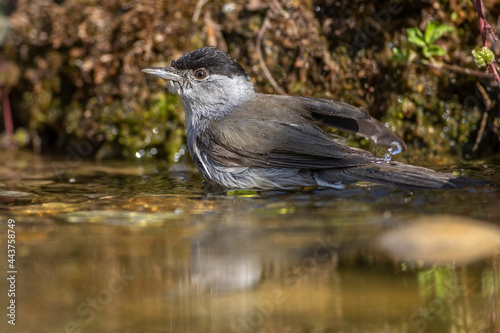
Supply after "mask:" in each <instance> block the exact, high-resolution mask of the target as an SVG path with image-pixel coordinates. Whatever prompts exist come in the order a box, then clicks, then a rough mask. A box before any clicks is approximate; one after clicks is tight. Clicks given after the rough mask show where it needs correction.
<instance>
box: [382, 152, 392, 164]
mask: <svg viewBox="0 0 500 333" xmlns="http://www.w3.org/2000/svg"><path fill="white" fill-rule="evenodd" d="M382 158H383V159H384V161H386V162H390V161H391V159H392V156H391V154H389V153H385V155H384V157H382Z"/></svg>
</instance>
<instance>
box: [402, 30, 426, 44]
mask: <svg viewBox="0 0 500 333" xmlns="http://www.w3.org/2000/svg"><path fill="white" fill-rule="evenodd" d="M406 33H407V34H408V41H409V42H410V43H412V44H414V45H416V46H418V47H425V41H424V35H423V34H422V31H420V30H419V29H417V28H408V29H407V30H406Z"/></svg>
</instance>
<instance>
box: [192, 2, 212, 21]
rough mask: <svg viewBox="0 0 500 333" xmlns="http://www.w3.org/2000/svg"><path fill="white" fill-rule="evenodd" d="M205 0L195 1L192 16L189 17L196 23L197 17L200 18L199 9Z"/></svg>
mask: <svg viewBox="0 0 500 333" xmlns="http://www.w3.org/2000/svg"><path fill="white" fill-rule="evenodd" d="M207 2H208V0H199V1H198V2H197V3H196V6H195V7H194V13H193V18H192V19H191V21H192V22H193V23H196V22H197V21H198V19H199V18H200V13H201V9H202V8H203V6H204V5H205V4H206V3H207Z"/></svg>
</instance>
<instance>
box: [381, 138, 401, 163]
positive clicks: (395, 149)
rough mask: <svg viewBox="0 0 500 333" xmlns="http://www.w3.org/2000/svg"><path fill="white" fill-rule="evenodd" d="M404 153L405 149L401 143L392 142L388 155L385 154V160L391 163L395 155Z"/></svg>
mask: <svg viewBox="0 0 500 333" xmlns="http://www.w3.org/2000/svg"><path fill="white" fill-rule="evenodd" d="M402 151H403V147H402V146H401V144H400V143H399V142H396V141H394V142H391V144H390V145H389V147H388V148H387V153H385V154H384V156H383V159H384V161H385V162H390V161H391V160H392V156H393V155H397V154H400V153H401V152H402Z"/></svg>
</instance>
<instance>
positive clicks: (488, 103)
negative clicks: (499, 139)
mask: <svg viewBox="0 0 500 333" xmlns="http://www.w3.org/2000/svg"><path fill="white" fill-rule="evenodd" d="M476 86H477V89H478V90H479V92H480V93H481V95H482V96H483V99H484V111H483V117H482V119H481V126H480V127H479V131H478V132H477V137H476V142H474V146H473V147H472V152H473V153H475V152H476V151H477V149H478V148H479V144H480V143H481V141H482V139H483V135H484V131H485V130H486V124H487V121H488V111H489V110H490V108H491V100H490V98H489V97H488V94H487V93H486V91H485V90H484V87H483V86H482V85H481V84H480V83H479V82H476Z"/></svg>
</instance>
